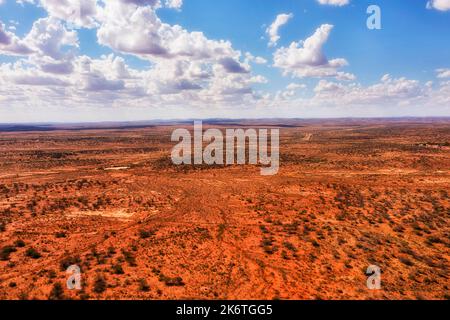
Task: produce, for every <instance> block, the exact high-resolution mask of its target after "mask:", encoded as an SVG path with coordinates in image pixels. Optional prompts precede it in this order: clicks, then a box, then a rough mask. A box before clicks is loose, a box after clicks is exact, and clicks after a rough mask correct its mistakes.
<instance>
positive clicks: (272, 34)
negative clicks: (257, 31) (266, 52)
mask: <svg viewBox="0 0 450 320" xmlns="http://www.w3.org/2000/svg"><path fill="white" fill-rule="evenodd" d="M293 16H294V15H293V14H292V13H289V14H286V13H282V14H279V15H278V16H277V17H276V18H275V21H274V22H273V23H272V24H271V25H270V27H268V28H267V29H266V33H267V35H268V36H269V46H271V47H273V46H276V44H277V42H278V40H280V36H279V34H278V33H279V31H280V28H281V27H282V26H284V25H285V24H286V23H288V22H289V20H291V19H292V17H293Z"/></svg>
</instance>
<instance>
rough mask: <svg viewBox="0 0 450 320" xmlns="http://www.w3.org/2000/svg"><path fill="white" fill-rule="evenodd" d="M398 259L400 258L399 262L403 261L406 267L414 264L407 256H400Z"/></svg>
mask: <svg viewBox="0 0 450 320" xmlns="http://www.w3.org/2000/svg"><path fill="white" fill-rule="evenodd" d="M398 259H399V260H400V262H401V263H403V264H404V265H406V266H408V267H412V266H413V265H414V263H413V262H412V261H411V260H409V259H408V258H405V257H400V258H398Z"/></svg>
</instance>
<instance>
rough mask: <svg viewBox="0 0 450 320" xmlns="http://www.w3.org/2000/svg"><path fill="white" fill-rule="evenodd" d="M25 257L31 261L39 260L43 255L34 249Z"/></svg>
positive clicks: (28, 251) (26, 253) (29, 250)
mask: <svg viewBox="0 0 450 320" xmlns="http://www.w3.org/2000/svg"><path fill="white" fill-rule="evenodd" d="M25 255H26V256H27V257H29V258H31V259H39V258H40V257H42V256H41V254H40V253H39V252H38V251H37V250H36V249H34V248H29V249H28V250H27V251H26V252H25Z"/></svg>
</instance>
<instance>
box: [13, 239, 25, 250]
mask: <svg viewBox="0 0 450 320" xmlns="http://www.w3.org/2000/svg"><path fill="white" fill-rule="evenodd" d="M14 246H15V247H17V248H23V247H25V242H24V241H23V240H20V239H19V240H16V241H15V242H14Z"/></svg>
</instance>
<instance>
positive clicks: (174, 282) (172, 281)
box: [159, 274, 185, 287]
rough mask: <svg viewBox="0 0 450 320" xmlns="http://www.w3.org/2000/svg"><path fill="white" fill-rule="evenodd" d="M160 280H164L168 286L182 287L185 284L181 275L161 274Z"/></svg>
mask: <svg viewBox="0 0 450 320" xmlns="http://www.w3.org/2000/svg"><path fill="white" fill-rule="evenodd" d="M159 281H161V282H164V283H165V285H166V286H168V287H182V286H184V285H185V283H184V282H183V279H182V278H181V277H175V278H170V277H166V276H165V275H163V274H160V276H159Z"/></svg>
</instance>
